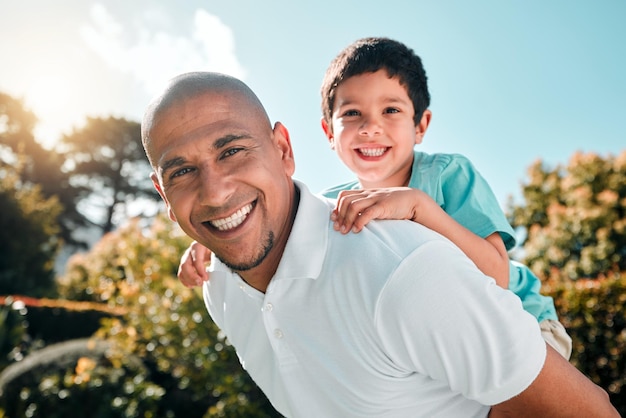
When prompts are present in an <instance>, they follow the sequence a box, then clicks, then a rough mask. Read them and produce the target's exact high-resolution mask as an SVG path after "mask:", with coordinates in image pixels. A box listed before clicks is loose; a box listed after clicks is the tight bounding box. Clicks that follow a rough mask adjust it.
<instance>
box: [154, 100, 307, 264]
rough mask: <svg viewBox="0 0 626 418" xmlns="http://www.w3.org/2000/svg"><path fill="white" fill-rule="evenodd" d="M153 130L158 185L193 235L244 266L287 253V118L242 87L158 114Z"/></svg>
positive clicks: (289, 172) (289, 186) (290, 162)
mask: <svg viewBox="0 0 626 418" xmlns="http://www.w3.org/2000/svg"><path fill="white" fill-rule="evenodd" d="M149 136H150V143H149V146H148V149H149V153H150V155H151V161H153V164H154V166H155V167H154V168H155V174H154V175H153V182H154V183H155V187H156V188H157V190H158V191H159V193H160V194H161V196H162V197H163V199H164V200H165V202H166V204H167V207H168V212H169V216H170V218H171V219H172V220H174V221H175V222H178V223H179V225H180V226H181V228H182V229H183V230H184V231H185V232H186V233H187V234H188V235H189V236H190V237H192V238H193V239H195V240H196V241H198V242H200V243H201V244H203V245H204V246H206V247H207V248H209V249H210V250H212V251H213V252H214V253H215V254H216V255H217V256H218V257H219V258H220V260H222V261H223V262H224V263H225V264H227V265H228V266H229V267H231V268H232V269H234V270H237V271H247V270H250V269H254V268H255V267H257V266H259V265H260V264H261V263H262V262H263V261H264V260H265V259H266V257H267V256H268V255H271V254H274V255H273V260H275V261H276V260H279V259H280V254H282V249H283V248H284V245H285V243H286V240H287V236H288V234H289V231H290V226H291V219H290V213H291V204H292V199H293V196H292V194H293V183H292V180H291V175H292V174H293V172H294V169H295V167H294V162H293V154H292V150H291V145H290V143H289V138H288V133H287V131H286V129H285V128H284V127H283V126H282V125H280V124H277V125H276V127H275V128H274V129H273V130H272V128H271V126H269V123H268V122H267V120H266V119H265V118H264V117H263V116H262V114H261V113H260V112H259V110H258V109H256V108H255V107H253V106H251V105H249V103H248V102H247V101H246V100H245V98H243V97H240V95H238V94H229V95H224V94H218V93H204V94H202V95H199V96H196V97H194V98H191V99H189V100H187V101H185V102H181V103H178V104H175V105H173V106H171V107H170V108H168V109H167V110H165V111H162V112H160V113H158V114H157V117H156V118H155V119H154V120H153V124H152V126H151V128H150V132H149ZM276 253H280V254H276ZM276 262H277V261H276Z"/></svg>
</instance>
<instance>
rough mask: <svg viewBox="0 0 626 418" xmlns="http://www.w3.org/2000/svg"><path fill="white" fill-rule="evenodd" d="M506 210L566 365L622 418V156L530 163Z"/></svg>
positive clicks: (625, 250)
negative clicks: (567, 347) (559, 329)
mask: <svg viewBox="0 0 626 418" xmlns="http://www.w3.org/2000/svg"><path fill="white" fill-rule="evenodd" d="M528 174H529V178H530V179H529V181H528V183H526V184H524V185H523V187H522V192H523V196H524V203H523V204H520V205H515V204H513V202H512V201H510V202H509V220H510V222H511V224H512V225H514V226H516V227H519V228H521V229H523V230H525V231H526V232H527V236H526V240H525V241H524V242H523V248H522V251H521V253H522V255H523V258H524V261H525V262H526V263H527V264H528V265H529V266H530V267H531V269H532V270H533V271H535V273H537V274H538V275H539V276H540V277H541V278H542V279H543V289H542V291H543V292H542V293H544V294H546V295H549V296H552V297H553V298H554V302H555V306H556V309H557V312H558V313H559V318H560V320H561V322H562V323H563V325H565V327H566V329H567V330H568V333H569V334H570V336H571V337H572V342H573V353H572V358H571V362H572V363H573V364H574V365H575V366H576V367H577V368H578V369H579V370H580V371H582V372H583V373H584V374H586V375H587V376H589V377H590V378H591V379H592V380H593V381H594V382H596V383H597V384H598V385H600V386H601V387H603V388H604V389H605V390H606V391H607V392H608V393H609V396H610V397H611V402H612V403H613V404H614V405H615V407H616V408H617V410H618V411H619V412H620V413H621V414H622V415H623V416H626V390H625V389H624V388H625V387H626V311H625V310H624V304H625V303H626V151H623V152H621V153H620V154H619V155H617V156H613V155H609V156H607V157H606V158H602V157H600V156H598V155H596V154H592V153H588V154H583V153H576V154H574V155H573V156H572V158H571V159H570V161H569V163H568V165H566V166H560V165H559V166H557V167H556V168H555V169H550V168H548V167H546V166H545V165H544V164H543V163H542V162H541V161H537V162H535V163H534V164H533V165H532V166H531V167H530V169H529V171H528Z"/></svg>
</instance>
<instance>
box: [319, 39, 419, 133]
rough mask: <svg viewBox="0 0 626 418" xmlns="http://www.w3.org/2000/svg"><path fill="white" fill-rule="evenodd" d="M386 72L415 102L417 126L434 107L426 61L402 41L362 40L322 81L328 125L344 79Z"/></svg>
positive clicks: (339, 57) (345, 52)
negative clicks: (336, 95) (424, 63)
mask: <svg viewBox="0 0 626 418" xmlns="http://www.w3.org/2000/svg"><path fill="white" fill-rule="evenodd" d="M381 69H384V70H385V71H387V74H388V75H389V77H390V78H391V77H397V78H398V79H399V81H400V84H401V85H403V86H404V87H405V88H406V90H407V93H408V95H409V98H410V99H411V101H412V102H413V109H414V111H415V114H414V116H413V120H414V121H415V124H416V125H417V124H418V123H419V121H420V119H421V117H422V113H424V110H426V109H428V106H429V105H430V93H428V83H427V77H426V71H425V70H424V66H423V65H422V60H421V59H420V57H419V56H417V55H416V54H415V53H414V52H413V50H412V49H411V48H409V47H407V46H406V45H404V44H403V43H401V42H398V41H394V40H393V39H389V38H362V39H359V40H357V41H355V42H354V43H352V44H350V45H349V46H347V47H346V48H345V49H344V50H343V51H341V52H340V53H339V54H338V55H337V56H336V57H335V58H334V59H333V60H332V61H331V63H330V66H329V67H328V69H327V70H326V74H325V75H324V80H323V81H322V88H321V94H322V115H323V117H324V120H325V121H326V123H328V126H330V127H332V123H331V118H332V113H333V106H334V105H335V92H336V90H337V86H339V84H341V82H343V81H344V80H346V79H348V78H350V77H353V76H356V75H359V74H363V73H367V72H372V73H373V72H376V71H378V70H381Z"/></svg>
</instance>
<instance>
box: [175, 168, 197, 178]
mask: <svg viewBox="0 0 626 418" xmlns="http://www.w3.org/2000/svg"><path fill="white" fill-rule="evenodd" d="M191 171H193V169H191V168H189V167H185V168H181V169H180V170H176V171H174V172H173V173H172V175H171V176H170V177H171V178H176V177H180V176H184V175H185V174H187V173H190V172H191Z"/></svg>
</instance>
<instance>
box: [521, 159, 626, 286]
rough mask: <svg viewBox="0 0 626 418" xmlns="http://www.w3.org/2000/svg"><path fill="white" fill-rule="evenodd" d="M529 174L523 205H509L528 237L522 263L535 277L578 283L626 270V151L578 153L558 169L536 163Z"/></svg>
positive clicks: (523, 190) (524, 189)
mask: <svg viewBox="0 0 626 418" xmlns="http://www.w3.org/2000/svg"><path fill="white" fill-rule="evenodd" d="M528 174H529V177H530V180H529V182H528V183H526V184H524V185H523V187H522V192H523V197H524V203H523V204H520V205H515V204H513V202H509V214H510V215H509V221H510V222H511V224H512V225H513V226H515V227H521V228H522V229H523V230H525V231H526V232H527V237H526V240H525V242H524V243H523V245H524V247H523V252H524V260H525V262H526V263H527V264H528V265H529V266H530V267H531V268H532V270H533V271H535V273H537V274H539V275H541V276H542V277H548V276H550V274H551V272H552V271H553V270H558V271H560V273H561V274H563V275H565V276H567V277H569V278H570V279H578V278H581V277H597V276H598V275H600V274H606V273H607V272H608V271H611V270H615V271H626V151H623V152H622V153H620V154H619V155H617V156H612V155H609V156H608V157H606V158H602V157H600V156H598V155H596V154H592V153H589V154H583V153H576V154H574V155H573V157H572V158H571V159H570V161H569V164H568V165H567V166H557V167H556V168H555V169H549V168H547V167H545V166H544V164H543V163H542V162H541V161H537V162H536V163H534V164H533V165H532V166H531V167H530V169H529V171H528Z"/></svg>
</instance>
